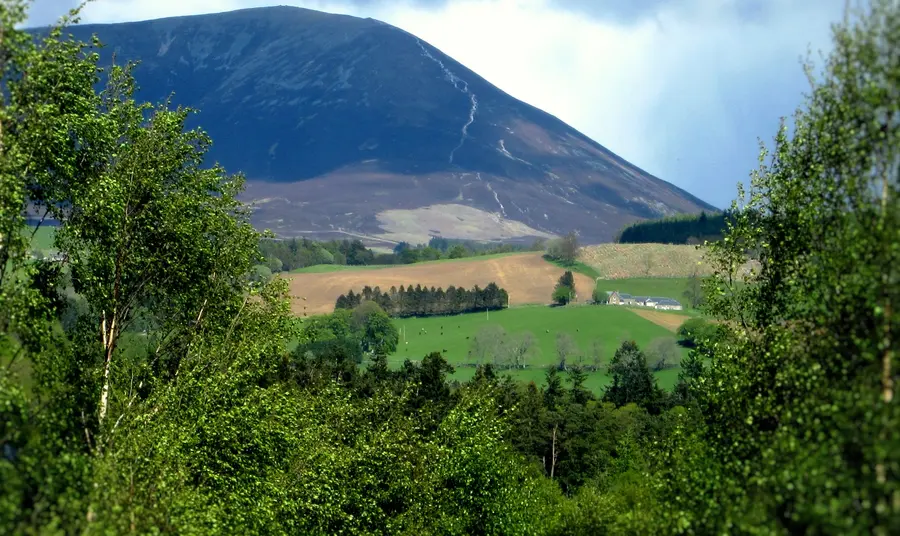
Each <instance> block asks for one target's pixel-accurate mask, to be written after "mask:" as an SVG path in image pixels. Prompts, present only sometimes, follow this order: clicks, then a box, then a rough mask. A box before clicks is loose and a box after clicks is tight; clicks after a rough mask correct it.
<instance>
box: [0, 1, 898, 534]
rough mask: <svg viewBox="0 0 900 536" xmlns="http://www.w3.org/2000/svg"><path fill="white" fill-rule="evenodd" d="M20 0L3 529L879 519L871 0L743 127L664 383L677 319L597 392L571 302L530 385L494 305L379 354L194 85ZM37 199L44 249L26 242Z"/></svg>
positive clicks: (3, 308) (766, 527) (881, 66)
mask: <svg viewBox="0 0 900 536" xmlns="http://www.w3.org/2000/svg"><path fill="white" fill-rule="evenodd" d="M24 8H25V4H24V2H20V1H18V0H2V1H0V70H2V73H3V76H2V77H0V81H2V84H3V91H2V92H0V95H2V106H0V452H2V455H0V532H3V533H4V534H7V533H8V534H45V533H53V534H57V533H66V534H68V533H86V534H93V533H104V534H119V533H128V532H140V533H161V532H172V533H178V534H182V533H187V534H218V533H223V534H234V533H251V534H255V533H265V534H297V533H300V534H341V533H344V534H346V533H353V534H385V533H391V534H554V535H556V534H560V535H561V534H606V533H611V534H726V533H727V534H732V533H736V534H884V535H887V534H895V533H897V532H898V531H900V435H898V432H897V431H898V430H900V411H898V409H897V400H896V396H895V391H896V381H897V379H898V378H897V375H898V374H897V370H898V363H897V352H898V346H900V344H898V342H897V336H896V334H897V333H898V330H900V321H898V319H897V315H896V308H897V303H898V300H900V203H898V195H900V176H898V175H900V169H898V162H900V128H898V127H900V98H897V95H898V88H900V55H898V54H897V53H896V51H897V50H900V6H898V4H897V2H896V1H893V0H874V1H873V2H872V3H871V5H870V6H869V8H870V9H868V10H867V11H865V12H861V13H859V14H857V15H856V16H853V17H848V19H847V22H846V23H845V24H843V25H841V26H838V27H836V28H835V31H834V35H835V45H836V46H835V50H834V52H833V53H832V55H831V57H830V58H829V61H828V63H827V65H825V69H824V71H823V75H822V79H821V80H818V81H816V82H815V84H814V85H813V89H812V91H811V93H810V95H809V97H808V99H807V102H806V105H805V107H804V109H803V110H802V111H800V112H798V113H797V115H796V117H795V120H794V126H793V130H792V134H791V135H790V136H789V135H788V131H787V129H786V128H784V129H782V130H781V131H780V132H779V134H778V136H777V138H776V140H775V146H774V148H773V149H772V152H771V153H767V152H764V153H763V155H762V158H761V162H762V165H761V167H760V169H759V171H758V172H757V173H755V174H754V176H753V179H752V182H751V185H750V190H749V191H748V192H747V195H746V196H745V195H743V192H742V195H741V199H742V202H744V203H745V204H744V205H740V206H739V205H738V204H737V203H735V205H734V207H733V209H732V214H733V215H734V216H733V221H730V222H728V224H727V226H728V229H727V233H726V236H725V237H724V239H723V240H721V241H719V242H717V243H715V244H713V245H712V247H711V251H710V255H711V259H712V262H713V268H714V274H713V276H712V277H710V278H708V279H706V280H705V281H704V282H703V284H704V285H705V288H706V292H705V293H704V296H705V298H706V300H707V303H706V304H705V305H704V307H705V309H706V311H707V312H708V313H709V314H710V315H713V316H715V317H716V321H715V322H711V323H704V322H703V321H698V320H692V321H689V322H688V323H686V324H685V325H684V326H683V328H682V330H681V335H682V337H683V338H684V341H685V344H688V345H691V346H693V350H692V352H691V354H690V356H689V357H688V358H687V359H686V360H684V361H682V363H681V371H680V373H679V381H678V384H677V385H676V386H675V389H674V390H673V392H672V393H671V394H670V393H667V392H665V391H663V390H661V389H659V387H658V386H657V384H656V379H655V378H656V376H654V375H653V374H652V373H651V370H650V366H653V367H657V366H665V365H664V364H663V365H659V362H660V361H659V360H660V358H661V357H664V355H663V354H664V353H666V352H669V351H670V349H667V348H666V347H665V345H664V344H662V343H661V342H660V343H659V344H657V343H656V342H654V343H651V344H650V345H649V347H648V348H647V349H644V348H642V347H640V346H639V345H638V344H636V343H635V342H634V341H632V340H630V338H628V337H625V338H624V340H623V341H622V342H621V344H618V343H616V347H617V350H616V352H615V353H614V355H613V356H612V357H611V359H609V361H608V363H607V364H605V367H606V368H607V371H608V373H609V375H610V376H611V383H610V385H609V387H608V388H607V389H606V390H605V391H604V393H603V394H602V396H600V397H599V399H598V398H597V397H595V395H593V394H592V393H591V391H590V390H589V389H587V388H586V387H585V385H586V381H587V374H586V369H585V366H583V364H582V363H580V362H578V361H577V359H575V357H577V356H578V355H584V353H585V352H584V350H583V349H582V348H578V346H577V342H578V341H577V340H576V337H574V336H572V335H570V334H565V333H558V334H557V337H556V341H555V343H556V344H555V352H554V356H552V358H551V359H552V361H553V363H554V365H555V366H553V367H551V368H549V369H548V370H547V371H546V377H545V378H544V384H545V385H544V386H543V387H542V388H538V387H537V386H536V385H535V384H527V385H523V384H518V383H515V382H512V381H510V380H507V379H503V378H500V377H498V375H497V373H496V372H495V371H494V368H493V366H492V364H491V363H490V362H489V361H488V359H486V358H488V357H492V356H493V354H494V353H496V352H500V351H503V352H511V353H510V355H511V361H510V362H511V364H512V366H513V367H520V366H525V364H526V359H532V358H533V356H530V355H529V354H527V353H523V352H522V351H521V350H522V349H523V348H524V349H525V350H526V351H527V349H528V347H529V344H530V343H528V341H527V339H528V338H529V337H528V336H527V335H520V334H514V335H513V336H512V337H511V338H512V339H515V341H517V344H519V346H513V345H508V346H505V347H494V348H491V347H490V346H489V344H488V343H490V342H491V341H492V340H493V339H496V338H497V337H501V336H503V334H501V333H499V332H497V331H496V330H495V331H493V332H485V333H484V334H483V335H482V336H480V337H479V341H478V344H479V345H480V344H482V343H484V345H487V346H478V347H477V349H476V347H475V343H474V342H473V346H472V352H473V354H480V355H481V358H479V359H480V362H481V366H479V367H478V368H477V369H475V374H474V376H473V377H472V379H471V380H470V381H468V382H466V383H464V384H453V383H451V382H449V381H448V379H447V378H448V375H450V374H452V373H453V367H452V366H451V365H450V363H448V361H447V359H445V357H444V356H443V355H442V354H441V353H435V352H429V353H427V354H426V355H425V356H424V358H423V359H422V360H421V361H413V360H412V359H407V360H405V361H404V362H403V364H402V365H401V366H400V367H399V368H396V369H392V368H391V367H388V363H387V358H386V355H385V354H387V353H389V352H391V351H392V350H393V349H394V347H395V346H396V344H397V337H398V335H399V334H398V332H397V330H396V329H395V328H394V327H393V325H392V323H391V321H390V319H389V318H388V314H387V313H386V312H385V310H384V309H383V308H382V306H381V304H379V303H377V300H375V299H374V298H373V299H371V300H365V302H364V303H360V304H359V305H358V306H356V307H354V308H353V309H352V310H344V311H338V312H337V313H335V314H334V315H329V316H327V317H321V318H319V317H317V318H314V319H302V320H301V319H297V318H294V317H292V316H290V307H289V300H288V298H287V295H286V287H285V284H284V282H283V281H280V280H278V279H275V280H266V279H260V278H258V277H255V276H253V275H252V269H253V267H254V266H255V265H257V264H259V263H260V261H262V260H263V259H264V257H263V256H262V255H261V252H260V248H259V242H260V240H261V239H262V238H263V237H262V236H261V235H260V234H259V233H257V232H256V231H254V230H253V229H252V228H251V227H250V225H249V223H248V219H247V216H248V211H247V209H246V207H245V206H244V205H242V204H241V203H240V202H239V201H237V196H238V194H239V193H240V192H241V188H242V179H241V177H240V176H230V175H226V174H225V173H224V172H223V170H221V169H219V168H217V167H206V166H204V165H203V157H204V153H205V151H206V149H207V148H208V146H209V143H210V140H208V139H207V137H206V136H205V135H204V134H203V133H202V132H201V131H199V130H194V131H186V130H185V120H186V118H187V115H188V113H189V111H187V110H181V109H176V110H172V109H170V108H169V107H168V106H167V105H165V104H164V105H158V106H149V105H145V104H141V103H139V102H137V101H135V100H134V96H133V89H134V87H135V85H134V80H133V79H132V76H131V74H132V67H131V66H125V67H121V68H113V69H112V70H110V71H109V72H106V73H103V72H101V71H100V70H99V69H98V67H97V61H98V57H97V55H96V54H95V53H94V52H93V48H92V47H91V46H87V45H85V44H82V43H77V42H73V41H69V40H65V39H61V38H60V36H61V29H56V30H54V31H53V32H50V33H49V35H48V36H46V37H43V38H41V39H39V40H34V39H32V37H31V36H29V35H28V34H26V33H25V32H23V31H21V30H18V29H17V27H19V26H20V25H21V23H22V21H23V20H25V9H24ZM101 75H104V76H101ZM98 85H100V86H102V88H103V89H102V91H100V92H99V93H98V92H97V91H96V90H95V87H97V86H98ZM30 205H37V206H38V207H40V208H41V210H43V211H45V212H47V213H48V214H51V215H53V216H54V217H55V218H56V219H58V220H59V222H60V228H59V231H58V232H57V233H56V235H55V237H54V247H55V248H57V249H58V250H59V252H60V254H61V261H60V262H46V261H41V260H37V259H34V258H32V257H30V256H29V254H28V249H29V238H28V235H27V233H26V232H25V229H26V219H25V212H26V208H28V207H29V206H30ZM357 251H358V252H360V254H362V253H361V252H362V250H359V249H358V248H357ZM748 251H753V252H755V255H757V256H758V260H759V268H758V270H756V271H755V272H753V273H751V274H750V275H749V276H747V277H745V278H744V281H743V284H742V285H737V284H736V279H737V277H736V276H737V274H736V272H737V270H739V269H740V267H741V266H742V265H743V263H744V260H745V259H746V255H747V252H748ZM498 291H499V289H498ZM373 296H374V294H373ZM75 304H79V305H78V306H76V305H75ZM572 309H574V308H560V309H559V310H562V311H566V310H572ZM585 309H586V310H589V311H598V310H600V309H603V308H598V307H594V308H585ZM609 309H611V308H609ZM507 312H508V311H502V312H500V313H497V314H498V315H500V314H503V313H507ZM485 316H487V315H485ZM291 341H299V344H297V346H296V348H294V349H293V350H292V351H291V350H289V347H290V343H291ZM666 344H668V343H666ZM532 346H533V344H532ZM366 355H368V357H369V359H368V361H369V362H368V365H367V366H365V367H361V366H359V363H360V362H362V361H364V360H365V356H366ZM420 355H421V354H420ZM598 355H599V354H598ZM517 356H518V357H517ZM604 363H605V361H604V360H602V359H601V360H600V361H598V362H597V364H596V366H598V367H599V366H604Z"/></svg>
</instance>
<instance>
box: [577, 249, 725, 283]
mask: <svg viewBox="0 0 900 536" xmlns="http://www.w3.org/2000/svg"><path fill="white" fill-rule="evenodd" d="M578 260H579V261H580V262H582V263H584V264H586V265H587V266H590V267H591V268H593V269H594V270H596V271H597V272H598V273H599V275H600V277H601V278H603V279H624V278H639V277H640V278H657V277H660V278H670V277H672V278H674V277H677V278H681V277H688V276H690V275H691V273H692V272H694V271H695V270H696V271H697V273H698V275H709V273H710V266H709V265H708V264H706V263H704V262H703V251H702V249H697V247H696V246H686V245H672V244H601V245H598V246H586V247H583V248H581V251H580V252H579V254H578Z"/></svg>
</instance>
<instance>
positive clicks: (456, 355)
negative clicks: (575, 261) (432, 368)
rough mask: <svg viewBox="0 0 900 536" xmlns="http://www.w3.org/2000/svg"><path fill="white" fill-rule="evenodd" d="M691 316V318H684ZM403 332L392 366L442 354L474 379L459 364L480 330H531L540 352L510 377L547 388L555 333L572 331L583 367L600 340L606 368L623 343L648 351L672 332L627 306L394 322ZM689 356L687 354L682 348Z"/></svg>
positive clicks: (592, 382)
mask: <svg viewBox="0 0 900 536" xmlns="http://www.w3.org/2000/svg"><path fill="white" fill-rule="evenodd" d="M685 318H687V317H685ZM394 323H395V324H396V326H397V328H398V329H399V330H400V344H399V345H398V350H397V352H396V353H395V354H394V355H392V356H390V358H389V362H390V364H391V365H392V366H393V367H398V366H400V364H401V363H402V362H403V361H404V360H405V359H407V358H408V359H410V360H411V361H417V360H420V359H421V358H422V357H423V356H425V355H426V354H428V353H430V352H435V351H437V352H442V353H443V354H444V356H445V358H446V359H447V361H449V362H450V363H451V364H453V365H454V366H455V367H456V373H455V374H454V375H453V378H454V379H458V380H460V381H464V380H465V379H468V378H470V377H471V376H472V375H473V374H474V372H475V369H474V367H462V366H460V365H462V364H465V363H471V362H472V361H473V360H472V359H470V358H469V357H468V354H469V349H470V347H471V344H472V339H473V338H474V337H475V335H476V334H477V333H478V331H479V330H480V329H482V328H483V327H484V326H488V325H492V324H493V325H499V326H501V327H503V328H504V329H505V330H506V333H507V334H509V335H514V334H516V333H520V332H523V331H528V332H531V333H532V334H533V335H534V337H535V339H536V346H537V348H538V351H537V353H536V355H535V356H534V357H533V358H532V359H531V360H530V361H528V362H527V365H528V367H529V368H527V369H525V370H512V371H509V374H510V375H512V376H513V378H515V379H518V380H522V381H535V383H537V384H542V383H543V381H544V374H545V372H546V371H545V368H546V367H547V366H550V365H553V364H555V363H558V361H559V359H558V357H557V353H556V334H557V333H559V332H563V333H568V334H569V335H571V336H572V338H573V339H574V340H575V342H576V344H577V345H578V348H579V350H580V353H581V355H583V358H584V363H585V364H586V365H589V364H591V361H592V359H591V355H590V354H591V349H592V347H593V344H594V340H599V341H601V343H600V349H601V351H600V357H601V360H602V363H603V366H605V365H606V364H607V363H609V360H610V359H611V358H612V356H613V354H615V351H616V349H617V348H618V347H619V345H620V344H621V342H622V341H624V340H626V339H631V340H634V341H635V342H637V344H638V346H640V347H642V348H644V347H646V346H647V345H648V344H649V343H650V342H651V341H653V340H655V339H658V338H672V337H673V334H672V332H671V331H669V330H667V329H665V328H664V327H661V326H659V325H657V324H655V323H653V322H650V321H648V320H646V319H644V318H642V317H640V316H638V315H636V314H634V313H632V312H631V311H630V310H628V309H627V308H624V307H613V306H569V307H553V308H551V307H539V306H532V307H515V308H512V309H505V310H502V311H494V312H491V313H490V314H489V315H488V314H486V313H470V314H464V315H456V316H439V317H428V318H407V319H395V321H394ZM682 352H683V355H687V351H686V350H682ZM577 361H578V359H577V358H573V357H570V358H569V359H568V362H569V363H570V364H574V363H576V362H577ZM657 375H658V379H659V381H660V385H662V386H663V387H667V388H670V387H672V386H673V385H674V384H675V381H676V380H677V376H678V369H669V370H665V371H662V372H660V373H657ZM607 382H608V377H607V376H606V374H605V373H602V372H600V373H591V374H589V377H588V384H587V385H588V387H590V388H591V389H592V390H594V391H595V392H599V390H600V389H601V388H602V387H603V386H604V385H606V383H607Z"/></svg>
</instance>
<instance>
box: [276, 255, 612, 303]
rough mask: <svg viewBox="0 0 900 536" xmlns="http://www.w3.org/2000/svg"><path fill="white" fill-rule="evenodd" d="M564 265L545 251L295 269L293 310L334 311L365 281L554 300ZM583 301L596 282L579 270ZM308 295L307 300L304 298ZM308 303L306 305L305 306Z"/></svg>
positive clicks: (514, 299)
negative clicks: (494, 290) (493, 287)
mask: <svg viewBox="0 0 900 536" xmlns="http://www.w3.org/2000/svg"><path fill="white" fill-rule="evenodd" d="M562 273H563V270H562V269H561V268H558V267H556V266H554V265H552V264H550V263H549V262H547V261H545V260H544V259H542V258H541V254H540V253H525V254H521V255H510V256H507V257H498V258H490V259H477V258H475V259H471V260H468V259H467V260H461V261H451V262H436V263H423V264H411V265H406V266H398V267H396V268H379V269H374V270H353V271H345V272H328V273H318V274H289V275H286V276H285V278H286V279H287V280H288V281H289V284H290V289H291V296H292V297H293V299H292V300H291V301H292V304H291V305H292V309H293V311H294V313H296V314H302V313H304V312H306V313H307V314H320V313H330V312H332V311H333V310H334V302H335V300H337V298H338V296H340V295H341V294H345V293H347V292H349V291H350V289H353V291H354V292H359V291H360V290H361V289H362V288H363V287H364V286H366V285H369V286H370V287H373V288H374V287H375V286H379V287H381V290H382V291H385V292H386V291H389V289H390V288H391V286H397V287H399V286H400V285H407V286H408V285H413V286H415V285H422V286H428V287H432V286H434V287H443V288H447V287H448V286H450V285H454V286H457V287H465V288H472V287H473V286H475V285H478V286H480V287H482V288H484V286H486V285H487V284H488V283H491V282H494V283H496V284H497V285H498V286H500V287H501V288H504V289H506V291H507V292H509V302H510V305H522V304H528V303H549V302H550V295H551V293H552V292H553V287H554V285H555V284H556V281H557V280H558V279H559V276H561V275H562ZM575 288H576V290H577V291H578V297H579V301H583V300H587V299H589V298H590V297H591V293H592V292H593V289H594V281H593V280H592V279H591V278H590V277H587V276H584V275H581V274H575ZM303 298H306V300H303ZM304 306H305V307H306V309H305V310H304Z"/></svg>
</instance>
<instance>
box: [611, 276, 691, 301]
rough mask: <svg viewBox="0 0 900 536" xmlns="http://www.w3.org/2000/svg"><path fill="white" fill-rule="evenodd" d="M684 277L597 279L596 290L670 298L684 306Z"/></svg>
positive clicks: (686, 283)
mask: <svg viewBox="0 0 900 536" xmlns="http://www.w3.org/2000/svg"><path fill="white" fill-rule="evenodd" d="M687 285H688V278H686V277H634V278H628V279H598V280H597V288H598V289H599V290H601V291H604V292H606V291H614V290H617V291H619V292H626V293H628V294H631V295H632V296H656V297H661V298H672V299H674V300H678V301H680V302H682V304H684V296H683V294H684V290H685V289H686V288H687Z"/></svg>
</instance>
